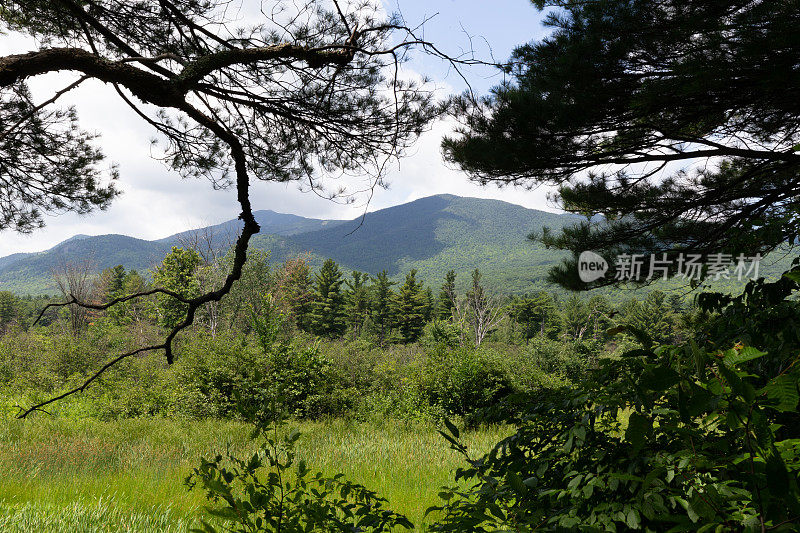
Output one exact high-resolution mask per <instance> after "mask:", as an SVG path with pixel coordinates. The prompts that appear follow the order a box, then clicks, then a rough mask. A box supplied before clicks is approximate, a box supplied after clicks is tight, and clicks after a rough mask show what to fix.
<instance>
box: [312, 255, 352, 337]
mask: <svg viewBox="0 0 800 533" xmlns="http://www.w3.org/2000/svg"><path fill="white" fill-rule="evenodd" d="M343 281H344V280H343V278H342V271H341V270H339V265H337V264H336V262H335V261H334V260H333V259H327V260H326V261H325V263H324V264H323V265H322V268H321V269H320V271H319V272H318V273H317V274H315V276H314V284H315V288H314V301H313V302H312V304H311V314H310V315H309V322H310V326H311V331H312V332H313V333H315V334H316V335H323V336H327V337H338V336H340V335H342V333H344V330H345V327H346V324H345V320H344V297H343V295H342V292H341V287H342V283H343Z"/></svg>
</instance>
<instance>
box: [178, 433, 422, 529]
mask: <svg viewBox="0 0 800 533" xmlns="http://www.w3.org/2000/svg"><path fill="white" fill-rule="evenodd" d="M278 427H279V425H277V424H275V425H273V426H272V427H268V428H265V429H264V430H261V429H257V431H256V433H255V434H254V435H255V437H256V438H257V437H258V436H259V435H263V436H264V442H263V444H262V446H261V447H260V449H259V450H258V452H256V453H255V454H254V455H253V456H252V457H250V458H248V459H240V458H237V457H235V456H233V455H232V454H230V453H228V454H227V457H226V458H223V456H222V455H217V456H216V457H215V458H214V459H212V460H210V461H209V460H206V459H201V460H200V466H199V467H197V468H195V469H193V471H192V473H191V474H190V475H189V476H188V477H187V479H186V484H187V486H188V487H189V489H190V490H191V489H194V488H195V487H198V485H199V487H201V488H202V489H203V490H205V491H206V495H207V497H208V499H209V500H210V501H211V502H212V503H213V504H217V505H214V506H210V507H208V512H209V514H211V515H212V516H215V517H217V518H219V519H221V520H223V521H225V529H226V530H227V531H231V532H257V531H264V532H275V533H295V532H296V533H301V532H302V533H305V532H309V531H353V532H355V531H362V532H365V533H366V532H372V533H379V532H382V531H395V530H397V529H399V528H404V529H411V528H412V527H413V526H412V524H411V522H410V521H409V520H408V518H406V517H405V516H403V515H401V514H398V513H396V512H394V511H392V510H390V509H387V508H386V507H385V505H386V503H388V502H387V501H386V500H385V499H384V498H381V497H380V496H378V495H377V494H376V493H375V492H373V491H371V490H369V489H367V488H366V487H364V486H362V485H359V484H356V483H352V482H350V481H347V480H346V479H345V478H344V476H343V475H342V474H337V475H335V476H332V477H327V476H325V475H323V474H322V473H320V472H316V473H312V471H311V470H310V469H309V467H308V466H307V465H306V463H305V461H303V460H297V457H296V453H295V445H296V442H297V439H298V438H299V437H300V433H299V432H297V431H294V432H290V433H289V434H288V435H286V436H285V437H283V438H280V437H279V436H278V435H279V434H278ZM202 526H203V528H202V529H200V530H197V531H200V532H215V531H217V529H216V528H215V527H214V526H212V525H210V524H208V523H207V522H202Z"/></svg>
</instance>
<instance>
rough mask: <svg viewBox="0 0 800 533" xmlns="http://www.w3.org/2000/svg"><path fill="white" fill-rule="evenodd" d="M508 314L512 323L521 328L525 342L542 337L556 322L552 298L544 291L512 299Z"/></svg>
mask: <svg viewBox="0 0 800 533" xmlns="http://www.w3.org/2000/svg"><path fill="white" fill-rule="evenodd" d="M510 314H511V318H512V319H513V320H514V322H516V323H517V324H519V325H521V326H522V335H523V337H524V338H525V341H526V342H527V341H528V340H530V339H532V338H533V337H534V336H536V335H537V334H539V335H544V334H545V332H546V331H547V329H548V327H552V326H554V325H555V324H556V323H557V320H558V318H557V316H556V308H555V304H554V302H553V298H552V296H550V295H549V294H548V293H546V292H544V291H539V292H537V293H535V294H532V295H530V296H523V297H521V298H514V299H513V300H512V302H511V306H510Z"/></svg>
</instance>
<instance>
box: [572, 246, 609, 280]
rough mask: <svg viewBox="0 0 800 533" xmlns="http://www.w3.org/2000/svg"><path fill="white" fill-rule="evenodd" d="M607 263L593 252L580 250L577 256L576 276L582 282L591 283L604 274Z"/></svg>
mask: <svg viewBox="0 0 800 533" xmlns="http://www.w3.org/2000/svg"><path fill="white" fill-rule="evenodd" d="M607 270H608V263H607V262H606V260H605V259H603V257H602V256H600V255H597V254H596V253H594V252H589V251H586V252H581V255H580V256H579V257H578V276H579V277H580V278H581V281H583V282H584V283H591V282H592V281H595V280H598V279H600V278H602V277H603V276H605V274H606V271H607Z"/></svg>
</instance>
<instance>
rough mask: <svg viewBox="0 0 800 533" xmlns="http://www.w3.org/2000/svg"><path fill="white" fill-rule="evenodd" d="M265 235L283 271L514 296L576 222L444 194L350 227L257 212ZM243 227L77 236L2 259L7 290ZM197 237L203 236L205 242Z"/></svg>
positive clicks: (228, 224)
mask: <svg viewBox="0 0 800 533" xmlns="http://www.w3.org/2000/svg"><path fill="white" fill-rule="evenodd" d="M254 216H255V217H256V220H257V221H258V222H259V225H261V226H262V232H261V233H259V234H258V235H256V236H255V237H254V238H253V240H252V247H253V248H254V249H266V250H270V253H271V259H272V261H273V262H275V263H280V262H282V261H284V260H286V259H288V258H289V257H292V256H295V255H297V254H300V253H309V254H310V257H311V263H312V265H315V266H316V265H319V264H320V263H321V262H322V261H323V260H324V259H325V258H327V257H331V258H333V259H334V260H336V261H337V262H339V263H340V264H341V265H342V268H343V269H346V270H350V269H355V270H361V271H364V272H368V273H370V274H375V273H377V272H379V271H380V270H384V269H385V270H387V272H389V274H390V275H392V276H394V277H396V278H398V279H399V277H400V276H402V275H403V274H405V273H406V272H408V270H410V269H411V268H415V269H417V270H418V272H419V277H420V278H421V279H423V280H425V281H427V282H428V283H431V284H435V285H438V284H439V283H441V281H440V279H441V278H442V277H443V276H444V273H445V272H446V271H447V270H449V269H453V270H456V271H457V272H458V273H459V275H460V278H462V282H463V280H464V278H465V277H466V275H467V274H468V272H469V271H471V270H472V269H474V268H479V269H481V271H482V272H484V277H485V280H486V281H487V284H490V285H496V286H498V287H503V288H504V290H508V291H509V292H525V291H527V290H532V289H533V288H536V287H538V286H541V285H542V284H543V281H542V280H543V277H544V271H545V270H546V266H549V265H551V264H552V263H553V262H555V261H557V260H558V259H559V258H560V257H561V254H560V253H554V252H552V251H548V250H545V249H544V248H543V247H541V245H538V244H534V243H532V242H531V241H530V240H528V239H527V236H528V234H530V233H531V232H532V231H537V230H540V229H541V227H542V226H545V225H549V226H551V227H556V228H558V227H561V226H563V225H564V224H568V223H570V222H573V221H575V220H577V219H576V217H574V216H573V215H568V214H557V213H549V212H546V211H539V210H535V209H528V208H525V207H522V206H519V205H516V204H511V203H508V202H504V201H501V200H490V199H482V198H470V197H462V196H456V195H452V194H442V195H434V196H428V197H425V198H420V199H417V200H414V201H411V202H408V203H405V204H400V205H397V206H392V207H388V208H385V209H380V210H376V211H373V212H370V213H367V214H366V215H364V216H363V217H358V218H356V219H353V220H331V219H315V218H307V217H302V216H300V215H294V214H291V213H279V212H276V211H272V210H260V211H256V212H255V213H254ZM239 227H240V222H239V221H238V220H228V221H225V222H222V223H220V224H215V225H211V226H207V227H204V228H199V229H196V230H188V231H184V232H179V233H176V234H173V235H170V236H168V237H164V238H161V239H156V240H146V239H139V238H136V237H131V236H128V235H122V234H106V235H97V236H85V235H75V236H73V237H70V238H69V239H66V240H65V241H62V242H61V243H59V244H57V245H55V246H53V247H52V248H50V249H48V250H44V251H42V252H35V253H29V254H28V253H22V254H11V255H9V256H6V257H2V258H0V290H12V291H13V292H16V293H18V294H44V293H53V292H54V290H55V288H54V286H53V285H52V283H51V281H50V278H51V275H50V272H51V271H52V269H53V268H54V267H56V266H58V264H60V263H61V262H63V261H77V260H91V261H93V262H94V263H95V264H96V266H97V269H98V270H102V269H104V268H108V267H111V266H115V265H117V264H122V265H124V266H125V267H126V268H132V269H136V270H139V271H147V270H148V269H150V268H152V267H154V266H155V265H156V264H158V262H159V261H160V260H161V259H162V258H163V256H164V255H165V254H166V253H168V252H169V250H170V248H171V247H172V246H180V245H184V246H185V245H187V244H188V243H189V242H190V241H192V239H196V238H208V237H209V236H210V238H211V240H212V241H214V242H216V243H218V244H214V246H222V247H227V246H228V245H229V244H230V243H232V242H233V238H234V237H235V234H236V231H237V230H238V228H239ZM198 236H199V237H198Z"/></svg>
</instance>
